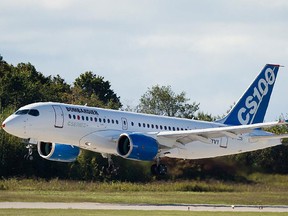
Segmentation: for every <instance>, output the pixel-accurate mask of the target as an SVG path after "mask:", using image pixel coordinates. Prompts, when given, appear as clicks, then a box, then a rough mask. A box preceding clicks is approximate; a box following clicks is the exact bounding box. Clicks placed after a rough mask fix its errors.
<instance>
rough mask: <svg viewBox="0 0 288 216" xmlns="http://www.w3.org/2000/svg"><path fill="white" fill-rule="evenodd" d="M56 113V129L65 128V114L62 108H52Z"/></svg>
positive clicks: (56, 106)
mask: <svg viewBox="0 0 288 216" xmlns="http://www.w3.org/2000/svg"><path fill="white" fill-rule="evenodd" d="M52 107H53V109H54V112H55V124H54V127H56V128H63V125H64V114H63V110H62V108H61V106H59V105H53V106H52Z"/></svg>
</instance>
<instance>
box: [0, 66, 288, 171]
mask: <svg viewBox="0 0 288 216" xmlns="http://www.w3.org/2000/svg"><path fill="white" fill-rule="evenodd" d="M279 67H280V65H274V64H267V65H265V67H264V68H263V69H262V71H261V72H260V74H259V75H258V76H257V77H256V79H255V80H254V81H253V82H252V84H251V85H250V86H249V88H248V89H247V90H246V91H245V93H244V94H243V96H242V97H241V98H240V99H239V101H238V102H237V103H236V104H235V105H234V107H233V108H232V109H231V111H230V112H229V113H228V114H227V115H226V116H225V117H224V118H223V119H220V120H218V121H215V122H205V121H196V120H191V119H182V118H174V117H167V116H157V115H149V114H141V113H133V112H125V111H119V110H109V109H102V108H97V107H89V106H80V105H71V104H65V103H55V102H38V103H33V104H29V105H26V106H23V107H21V108H20V109H19V110H17V111H16V112H15V113H14V114H12V115H11V116H9V117H8V118H7V119H6V120H5V121H4V122H3V123H2V128H3V129H4V130H5V131H6V132H7V133H9V134H12V135H14V136H17V137H20V138H23V139H25V140H28V142H29V145H28V149H29V156H31V154H32V150H31V149H32V146H33V145H37V151H38V153H39V155H40V156H41V157H42V158H45V159H47V160H52V161H61V162H73V161H75V160H76V158H77V157H78V155H79V154H80V149H86V150H89V151H93V152H98V153H101V154H102V156H103V157H105V158H108V168H107V170H109V171H111V172H112V171H113V170H115V169H114V164H113V161H112V159H111V155H116V156H121V157H123V158H126V159H131V160H138V161H156V163H155V164H153V165H152V166H151V172H152V173H153V174H154V175H165V174H166V173H167V166H166V165H165V164H162V163H161V161H160V160H161V158H164V157H168V158H182V159H201V158H211V157H218V156H224V155H232V154H239V153H243V152H249V151H255V150H258V149H264V148H268V147H272V146H276V145H280V144H282V143H281V142H282V139H283V138H288V134H280V135H277V134H273V133H270V132H267V131H265V130H263V129H265V128H268V127H272V126H276V125H286V124H287V123H288V122H287V121H275V122H267V123H265V122H263V121H264V117H265V114H266V110H267V107H268V104H269V100H270V96H271V93H272V90H273V87H274V84H275V81H276V77H277V74H278V70H279Z"/></svg>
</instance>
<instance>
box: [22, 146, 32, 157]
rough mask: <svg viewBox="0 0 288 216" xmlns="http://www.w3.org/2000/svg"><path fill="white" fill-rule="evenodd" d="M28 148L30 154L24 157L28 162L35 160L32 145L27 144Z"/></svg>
mask: <svg viewBox="0 0 288 216" xmlns="http://www.w3.org/2000/svg"><path fill="white" fill-rule="evenodd" d="M26 148H27V149H28V154H25V155H24V159H26V160H33V155H32V154H33V145H32V144H27V145H26Z"/></svg>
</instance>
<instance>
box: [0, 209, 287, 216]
mask: <svg viewBox="0 0 288 216" xmlns="http://www.w3.org/2000/svg"><path fill="white" fill-rule="evenodd" d="M1 215H5V216H9V215H21V216H38V215H41V216H48V215H49V216H54V215H55V216H56V215H57V216H58V215H62V216H66V215H67V216H73V215H77V216H87V215H93V216H94V215H95V216H97V215H101V216H102V215H105V216H109V215H117V216H122V215H123V216H130V215H137V216H142V215H155V216H158V215H159V216H169V215H171V216H174V215H175V216H177V215H179V216H180V215H181V216H182V215H183V216H185V215H189V216H210V215H213V216H266V215H267V216H268V215H269V216H282V215H283V216H284V215H287V212H286V213H285V212H284V213H277V212H276V213H271V212H191V211H190V212H188V211H187V212H186V211H134V210H127V211H122V210H121V211H120V210H75V209H68V210H62V209H57V210H55V209H50V210H47V209H1V211H0V216H1Z"/></svg>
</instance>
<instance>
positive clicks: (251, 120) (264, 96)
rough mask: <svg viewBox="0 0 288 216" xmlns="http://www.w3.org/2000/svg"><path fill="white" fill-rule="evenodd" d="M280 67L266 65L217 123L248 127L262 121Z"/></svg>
mask: <svg viewBox="0 0 288 216" xmlns="http://www.w3.org/2000/svg"><path fill="white" fill-rule="evenodd" d="M279 67H280V65H273V64H267V65H265V67H264V68H263V70H262V71H261V73H260V74H259V75H258V76H257V77H256V79H255V80H254V81H253V83H252V84H251V85H250V87H249V88H248V89H247V90H246V92H245V93H244V95H243V96H242V97H241V98H240V100H239V101H238V102H237V103H236V104H235V106H234V107H233V108H232V110H231V111H230V112H229V113H228V115H227V116H226V117H224V118H223V119H221V120H219V121H218V122H220V123H223V124H227V125H248V124H255V123H261V122H263V120H264V117H265V114H266V110H267V107H268V104H269V101H270V97H271V93H272V90H273V87H274V84H275V81H276V77H277V74H278V70H279Z"/></svg>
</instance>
